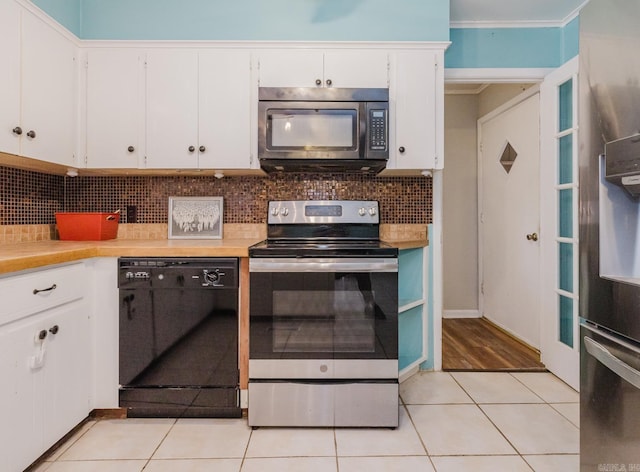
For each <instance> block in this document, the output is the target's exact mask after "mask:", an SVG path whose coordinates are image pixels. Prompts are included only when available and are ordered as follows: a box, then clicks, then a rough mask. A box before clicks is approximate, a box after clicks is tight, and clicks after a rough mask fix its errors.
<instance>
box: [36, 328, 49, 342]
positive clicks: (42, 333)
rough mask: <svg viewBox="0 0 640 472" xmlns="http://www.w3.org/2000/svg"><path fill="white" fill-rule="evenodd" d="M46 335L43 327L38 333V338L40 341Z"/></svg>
mask: <svg viewBox="0 0 640 472" xmlns="http://www.w3.org/2000/svg"><path fill="white" fill-rule="evenodd" d="M46 337H47V330H46V329H43V330H41V331H40V332H39V333H38V340H40V341H42V340H44V339H45V338H46Z"/></svg>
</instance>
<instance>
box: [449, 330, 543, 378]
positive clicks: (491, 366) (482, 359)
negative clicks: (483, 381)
mask: <svg viewBox="0 0 640 472" xmlns="http://www.w3.org/2000/svg"><path fill="white" fill-rule="evenodd" d="M442 369H443V370H449V371H459V370H463V371H466V370H487V371H533V372H539V371H544V370H546V369H545V367H544V365H543V364H542V363H541V362H540V353H539V352H537V351H536V350H534V349H531V348H530V347H529V346H526V345H525V344H523V343H521V342H518V341H517V340H516V339H514V338H513V337H511V336H510V335H508V334H506V333H505V332H503V331H501V330H500V329H498V328H497V327H495V326H494V325H493V324H491V323H490V322H488V321H487V320H486V319H484V318H455V319H446V318H445V319H443V320H442Z"/></svg>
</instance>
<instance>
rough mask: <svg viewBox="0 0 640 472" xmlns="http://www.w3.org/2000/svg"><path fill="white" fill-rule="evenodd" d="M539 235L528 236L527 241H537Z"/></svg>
mask: <svg viewBox="0 0 640 472" xmlns="http://www.w3.org/2000/svg"><path fill="white" fill-rule="evenodd" d="M537 240H538V233H531V234H527V241H537Z"/></svg>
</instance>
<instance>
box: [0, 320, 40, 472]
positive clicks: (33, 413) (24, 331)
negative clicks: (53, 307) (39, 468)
mask: <svg viewBox="0 0 640 472" xmlns="http://www.w3.org/2000/svg"><path fill="white" fill-rule="evenodd" d="M0 330H1V331H0V333H1V334H0V374H1V375H2V386H1V387H0V401H1V403H0V412H1V415H2V421H0V441H2V442H1V443H0V448H1V450H2V451H3V452H2V468H3V470H24V469H25V468H26V467H27V466H28V465H29V464H31V463H32V462H33V461H34V460H36V459H37V458H38V456H40V455H41V454H42V452H43V450H42V445H43V440H42V415H43V412H44V410H43V406H44V405H43V403H42V402H41V401H39V400H40V399H41V398H42V397H41V391H42V378H43V376H42V371H41V369H40V368H32V367H31V365H30V359H31V358H32V357H34V356H37V354H38V352H39V344H38V343H36V341H35V338H36V336H37V334H38V332H39V331H40V327H39V324H38V322H37V321H28V322H16V323H13V324H11V325H6V326H5V327H3V328H0Z"/></svg>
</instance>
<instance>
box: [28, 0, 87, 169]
mask: <svg viewBox="0 0 640 472" xmlns="http://www.w3.org/2000/svg"><path fill="white" fill-rule="evenodd" d="M21 52H22V94H21V101H22V102H21V117H20V120H19V123H20V125H19V126H20V127H21V128H22V131H23V135H22V142H21V148H20V154H21V155H23V156H27V157H34V158H37V159H42V160H45V161H48V162H53V163H57V164H65V165H75V161H76V159H75V149H76V116H77V102H76V94H77V90H78V88H77V76H78V74H77V70H78V69H77V63H76V47H75V45H74V44H73V43H72V42H71V41H70V40H68V39H67V38H65V37H64V36H62V34H60V33H59V32H57V31H55V30H54V29H53V28H52V27H51V26H49V25H48V24H46V23H44V22H43V21H41V20H40V19H38V18H36V17H35V16H34V15H33V14H31V13H30V12H28V11H26V10H24V11H23V12H22V50H21Z"/></svg>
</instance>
